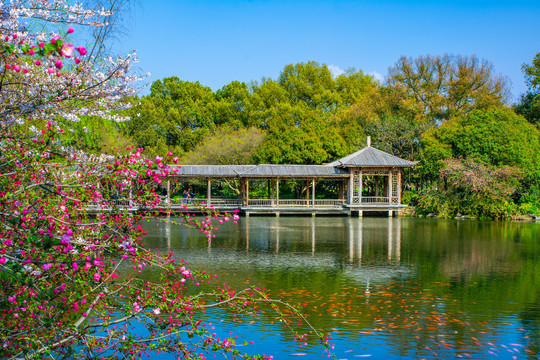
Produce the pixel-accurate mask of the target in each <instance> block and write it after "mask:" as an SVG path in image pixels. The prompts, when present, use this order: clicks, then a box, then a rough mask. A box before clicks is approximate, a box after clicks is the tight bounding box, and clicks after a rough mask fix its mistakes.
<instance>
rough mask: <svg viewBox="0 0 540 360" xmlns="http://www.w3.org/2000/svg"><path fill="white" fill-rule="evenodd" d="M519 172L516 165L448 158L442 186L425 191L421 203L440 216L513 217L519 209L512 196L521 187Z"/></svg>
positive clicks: (423, 207) (441, 180) (442, 174)
mask: <svg viewBox="0 0 540 360" xmlns="http://www.w3.org/2000/svg"><path fill="white" fill-rule="evenodd" d="M519 174H520V171H519V170H518V169H517V168H515V167H508V166H503V167H496V166H492V165H485V164H482V163H479V162H478V161H475V160H474V159H473V158H467V159H449V160H445V161H444V167H443V168H442V169H441V171H440V183H439V184H440V185H439V187H438V188H431V189H429V190H428V191H427V192H425V193H424V194H423V196H421V197H420V199H419V203H418V206H419V208H420V209H421V210H422V211H424V212H436V213H438V214H439V216H440V217H453V216H454V215H457V214H458V213H461V214H467V215H472V216H475V217H478V218H494V219H505V218H510V217H512V216H513V215H515V214H516V213H517V209H518V208H517V206H515V205H514V203H513V201H512V199H511V197H510V195H512V194H513V193H514V192H515V191H516V189H517V187H518V184H519V182H518V178H519Z"/></svg>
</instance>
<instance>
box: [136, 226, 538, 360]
mask: <svg viewBox="0 0 540 360" xmlns="http://www.w3.org/2000/svg"><path fill="white" fill-rule="evenodd" d="M145 228H146V229H147V230H149V232H150V233H149V236H148V238H147V239H146V241H147V244H148V245H149V246H151V247H157V248H158V249H159V250H161V251H164V250H165V249H170V250H174V251H175V253H176V254H177V256H178V257H179V258H185V259H187V261H188V262H189V264H190V266H192V267H198V266H202V267H205V268H206V269H208V270H210V271H212V272H214V273H217V274H219V275H221V277H222V278H223V279H224V280H226V281H227V283H228V284H229V285H231V286H233V287H237V288H242V287H245V286H249V285H256V286H261V287H265V288H267V289H268V290H269V291H270V293H271V294H272V296H274V297H279V298H282V299H284V300H287V301H290V302H292V303H300V302H301V303H304V304H305V305H306V307H305V312H306V314H307V315H308V316H309V319H310V321H311V322H312V323H313V324H314V325H315V327H316V328H319V329H325V330H326V331H332V332H333V333H334V335H333V337H334V339H335V342H336V345H337V348H336V351H337V353H338V357H339V358H349V359H353V358H355V356H365V355H372V356H373V358H382V357H388V358H404V359H408V358H411V359H413V358H435V357H444V358H459V357H464V358H467V357H473V358H476V359H483V358H494V357H497V358H509V359H512V358H513V357H514V356H515V357H516V358H524V359H525V358H531V359H532V358H535V359H536V358H538V356H537V354H538V345H539V343H540V339H539V336H540V335H539V333H540V331H539V329H540V305H539V304H540V290H539V289H540V276H539V275H538V274H540V242H539V241H538V240H539V239H540V230H539V229H540V224H517V223H501V222H459V221H434V220H427V219H399V218H311V217H310V218H287V217H281V218H273V217H268V218H264V217H261V218H257V217H250V218H241V220H240V222H239V224H238V225H237V226H235V225H232V224H230V223H227V224H224V225H222V226H221V227H220V228H219V230H218V231H217V232H216V239H214V240H213V241H212V243H208V242H207V241H206V238H205V237H204V236H203V235H202V234H201V232H200V231H196V230H193V229H186V228H185V227H178V226H174V225H172V226H171V225H170V224H169V225H165V224H162V223H158V222H151V223H148V224H146V225H145ZM366 290H369V292H367V291H366ZM272 321H273V319H272V318H270V317H269V318H263V319H260V320H259V321H257V322H256V323H254V324H252V325H250V326H249V327H246V328H245V329H246V330H245V332H246V336H252V335H253V333H255V332H258V331H259V332H260V333H261V334H262V335H261V339H259V340H258V342H257V344H259V345H255V350H254V351H261V352H268V351H267V350H268V349H269V348H271V349H273V350H275V351H274V352H275V353H276V355H277V356H276V358H277V359H280V358H287V357H288V356H289V355H290V354H291V352H294V351H297V350H298V349H297V348H296V347H295V346H294V345H291V342H290V336H289V335H288V334H287V333H286V332H285V331H283V330H282V329H281V327H279V326H277V325H276V324H273V323H272ZM222 325H223V327H224V329H226V330H234V331H235V332H240V334H242V332H243V331H244V330H242V329H244V328H240V329H239V328H238V327H237V326H236V324H233V323H227V322H224V323H222ZM511 344H514V345H511ZM257 346H258V347H257ZM428 349H429V350H428ZM302 351H303V352H306V353H308V354H312V355H314V354H316V352H317V350H316V349H315V347H314V346H312V345H310V346H308V348H307V349H303V350H302ZM493 354H495V355H493Z"/></svg>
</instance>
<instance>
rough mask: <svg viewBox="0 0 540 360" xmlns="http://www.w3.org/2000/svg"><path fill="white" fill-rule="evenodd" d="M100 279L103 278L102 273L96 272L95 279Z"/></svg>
mask: <svg viewBox="0 0 540 360" xmlns="http://www.w3.org/2000/svg"><path fill="white" fill-rule="evenodd" d="M99 279H101V275H100V273H95V274H94V280H95V281H99Z"/></svg>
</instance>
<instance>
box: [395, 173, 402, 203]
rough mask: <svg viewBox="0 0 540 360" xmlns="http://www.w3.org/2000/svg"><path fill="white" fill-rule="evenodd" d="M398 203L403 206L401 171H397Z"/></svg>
mask: <svg viewBox="0 0 540 360" xmlns="http://www.w3.org/2000/svg"><path fill="white" fill-rule="evenodd" d="M396 190H397V203H398V205H399V204H401V169H398V171H397V189H396Z"/></svg>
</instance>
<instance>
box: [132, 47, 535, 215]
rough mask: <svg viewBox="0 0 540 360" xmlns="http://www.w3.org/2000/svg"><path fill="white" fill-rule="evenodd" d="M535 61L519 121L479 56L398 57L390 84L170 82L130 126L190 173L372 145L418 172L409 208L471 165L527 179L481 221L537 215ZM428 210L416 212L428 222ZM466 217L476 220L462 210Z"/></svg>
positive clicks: (312, 77) (289, 71)
mask: <svg viewBox="0 0 540 360" xmlns="http://www.w3.org/2000/svg"><path fill="white" fill-rule="evenodd" d="M539 59H540V55H537V56H536V57H535V59H533V62H532V64H530V65H529V64H525V65H523V71H524V73H525V76H526V79H527V83H528V85H529V92H527V93H526V94H524V95H523V96H522V100H521V102H520V103H519V104H516V105H515V106H514V107H513V109H511V108H510V107H508V103H507V102H508V98H509V85H508V81H507V78H506V77H505V76H503V75H500V74H497V73H496V72H495V70H494V68H493V65H492V64H491V63H490V62H488V61H486V60H480V59H478V58H476V57H475V56H471V57H467V56H460V55H446V54H445V55H442V56H429V55H428V56H420V57H418V58H407V57H401V58H400V59H399V60H398V61H397V62H396V64H395V65H394V66H392V67H390V68H389V70H388V77H387V81H386V82H385V83H380V82H377V81H375V80H374V79H373V78H372V77H370V76H369V75H365V74H364V73H363V72H362V71H357V70H355V69H350V70H348V71H346V72H344V73H342V74H339V75H337V74H332V73H331V72H330V70H329V68H328V66H326V65H325V64H319V63H316V62H307V63H298V64H290V65H287V66H285V67H284V68H283V70H282V71H281V73H280V75H279V76H278V78H277V79H271V78H264V79H263V80H261V81H260V82H251V83H250V84H245V83H240V82H238V81H233V82H231V83H230V84H227V85H225V86H224V87H223V88H221V89H218V90H217V91H215V92H213V91H212V90H211V89H209V88H207V87H205V86H203V85H201V84H199V83H192V82H187V81H181V80H180V79H178V78H175V77H171V78H166V79H163V80H158V81H156V82H154V83H153V85H152V89H151V94H150V95H148V96H145V97H142V98H141V99H134V100H133V103H134V104H137V102H139V101H140V105H139V106H136V107H135V108H134V109H133V110H132V111H133V114H134V115H135V114H137V115H138V114H140V116H139V117H138V118H136V119H135V120H133V121H131V122H130V123H129V124H127V127H125V129H128V131H126V135H127V136H128V137H131V139H132V140H133V141H134V142H135V143H136V144H137V145H138V146H145V147H146V148H148V149H150V153H151V154H154V153H156V152H163V151H169V150H173V151H175V152H178V153H179V154H181V156H180V159H181V160H180V161H181V162H183V163H188V164H195V163H198V164H210V163H215V164H238V163H239V162H242V163H245V164H251V163H272V164H321V163H325V162H330V161H333V160H336V159H338V158H340V157H342V156H345V155H347V154H350V153H352V152H354V151H356V150H358V149H360V148H362V147H363V146H365V138H366V135H369V136H371V138H372V144H373V146H375V147H377V148H379V149H381V150H383V151H386V152H389V153H391V154H394V155H396V156H399V157H402V158H404V159H407V160H420V164H419V165H418V166H417V167H416V170H415V171H413V172H411V173H409V174H407V176H406V179H407V182H405V183H404V184H403V185H404V187H407V188H409V189H412V190H410V191H412V193H406V192H404V194H406V199H407V200H409V199H412V202H413V203H416V200H415V199H417V198H418V196H420V197H422V196H426V195H425V194H427V192H426V191H427V190H428V188H433V189H436V188H437V187H438V185H439V184H440V182H441V181H443V179H442V176H443V172H444V171H445V170H444V169H448V168H447V167H448V164H449V161H451V160H452V159H462V158H471V159H474V162H475V163H477V164H478V165H479V166H480V165H482V164H483V165H484V166H487V167H489V166H495V167H496V168H498V167H504V166H513V167H516V168H518V169H519V173H520V177H519V178H520V183H519V184H518V186H517V187H516V189H515V193H514V194H512V197H509V196H506V195H505V196H503V198H504V201H506V202H508V203H509V204H510V203H513V204H514V205H516V206H515V207H512V209H514V210H513V211H512V212H506V213H504V214H502V215H501V214H499V213H495V212H486V213H483V215H481V216H484V217H501V216H502V217H511V216H515V215H516V214H518V213H536V214H540V190H539V186H540V185H539V184H540V180H539V179H540V178H539V169H540V167H539V166H540V165H539V164H540V159H539V154H540V151H539V150H540V147H539V142H538V139H539V130H538V128H535V127H534V126H532V125H531V124H530V123H532V124H536V125H537V126H538V122H537V117H538V116H537V111H536V110H537V107H538V86H539V85H538V84H539V81H538V78H539V77H538V74H539V70H538V68H539V64H540V60H539ZM518 114H521V115H523V116H519V115H518ZM220 149H221V150H220ZM470 161H473V160H470ZM494 169H495V168H494ZM470 171H480V168H479V167H471V168H470ZM478 176H483V175H482V174H478ZM418 190H422V192H421V194H420V195H418V194H417V191H418ZM454 190H456V189H454ZM253 191H255V192H256V191H257V189H256V188H255V189H253ZM261 191H262V190H261ZM456 191H457V190H456ZM323 192H324V190H323ZM507 195H508V194H507ZM503 198H500V199H499V198H490V200H489V201H492V202H499V201H503ZM441 199H442V201H444V199H445V198H444V197H441ZM425 204H427V202H425V201H424V202H420V208H419V209H420V211H421V212H427V211H430V212H431V211H432V210H433V209H431V210H429V209H428V206H426V205H425ZM499 205H500V204H499ZM459 212H460V213H471V214H472V213H478V212H477V211H476V210H474V209H472V208H471V209H467V208H466V207H463V206H461V209H460V210H459ZM442 213H444V215H441V216H453V215H455V214H457V210H456V211H454V212H448V211H445V212H442ZM488 214H491V215H488Z"/></svg>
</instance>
